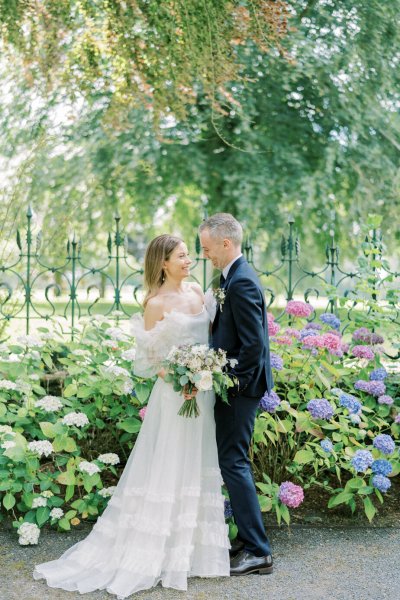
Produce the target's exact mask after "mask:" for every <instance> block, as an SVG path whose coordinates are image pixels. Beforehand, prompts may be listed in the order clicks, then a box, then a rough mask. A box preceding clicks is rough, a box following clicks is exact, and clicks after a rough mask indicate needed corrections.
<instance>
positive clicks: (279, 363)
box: [270, 352, 283, 371]
mask: <svg viewBox="0 0 400 600" xmlns="http://www.w3.org/2000/svg"><path fill="white" fill-rule="evenodd" d="M270 361H271V368H272V369H276V370H277V371H282V369H283V359H282V358H281V357H280V356H279V355H278V354H275V352H271V354H270Z"/></svg>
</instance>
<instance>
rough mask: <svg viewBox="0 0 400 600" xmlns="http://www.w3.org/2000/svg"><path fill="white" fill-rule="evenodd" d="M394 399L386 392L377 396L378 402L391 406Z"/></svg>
mask: <svg viewBox="0 0 400 600" xmlns="http://www.w3.org/2000/svg"><path fill="white" fill-rule="evenodd" d="M393 402H394V400H393V398H392V396H388V395H387V394H384V395H383V396H379V398H378V404H387V405H388V406H391V405H392V404H393Z"/></svg>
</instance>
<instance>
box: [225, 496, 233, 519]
mask: <svg viewBox="0 0 400 600" xmlns="http://www.w3.org/2000/svg"><path fill="white" fill-rule="evenodd" d="M224 514H225V519H230V518H231V517H233V510H232V506H231V503H230V501H229V500H228V499H227V498H225V502H224Z"/></svg>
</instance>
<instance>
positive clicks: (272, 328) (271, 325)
mask: <svg viewBox="0 0 400 600" xmlns="http://www.w3.org/2000/svg"><path fill="white" fill-rule="evenodd" d="M267 321H268V333H269V335H271V336H272V335H275V334H276V333H278V331H279V330H280V328H281V326H280V325H279V324H278V323H275V317H274V315H272V314H271V313H267Z"/></svg>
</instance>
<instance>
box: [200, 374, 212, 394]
mask: <svg viewBox="0 0 400 600" xmlns="http://www.w3.org/2000/svg"><path fill="white" fill-rule="evenodd" d="M199 375H201V379H199V381H196V387H197V389H198V390H200V392H205V391H207V390H212V386H213V379H212V373H211V371H200V373H199Z"/></svg>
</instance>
